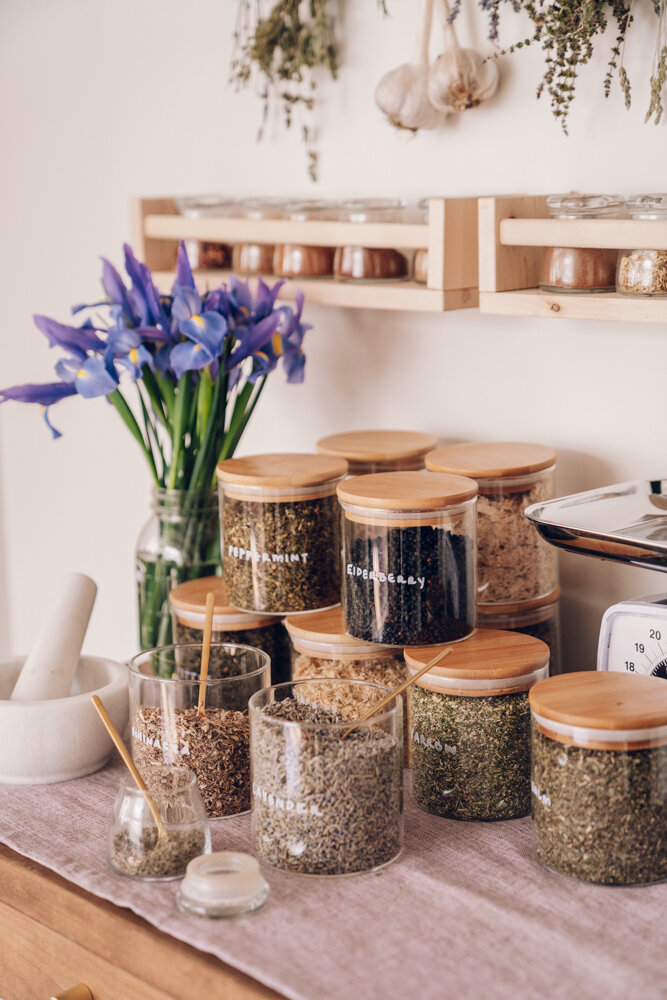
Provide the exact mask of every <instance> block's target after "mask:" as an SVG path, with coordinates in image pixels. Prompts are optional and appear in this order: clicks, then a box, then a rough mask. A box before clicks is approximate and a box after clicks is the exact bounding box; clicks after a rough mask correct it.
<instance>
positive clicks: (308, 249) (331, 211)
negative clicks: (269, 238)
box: [273, 201, 339, 278]
mask: <svg viewBox="0 0 667 1000" xmlns="http://www.w3.org/2000/svg"><path fill="white" fill-rule="evenodd" d="M338 216H339V205H338V202H334V201H299V202H290V203H289V204H288V205H286V206H285V217H286V218H287V219H290V220H291V221H292V222H307V221H310V222H318V221H319V222H323V221H327V222H331V221H333V220H335V219H337V218H338ZM334 253H335V251H334V248H333V247H323V246H306V245H304V244H299V243H280V244H278V245H277V246H276V248H275V251H274V254H273V273H274V274H276V275H277V276H278V277H279V278H329V277H331V275H333V266H334Z"/></svg>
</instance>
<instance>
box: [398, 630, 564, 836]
mask: <svg viewBox="0 0 667 1000" xmlns="http://www.w3.org/2000/svg"><path fill="white" fill-rule="evenodd" d="M442 648H443V647H436V648H434V647H433V646H422V647H420V648H412V649H410V648H408V649H406V650H405V662H406V663H407V665H408V667H409V669H410V670H411V671H412V672H413V673H416V671H417V670H419V669H421V668H422V667H424V666H425V664H426V663H428V661H429V660H430V659H432V658H433V657H434V656H435V655H436V653H438V652H439V650H440V649H442ZM548 670H549V649H548V647H547V646H546V645H545V643H543V642H542V641H541V640H540V639H533V638H532V636H529V635H521V634H520V633H518V632H500V631H495V630H490V629H489V630H483V631H477V632H475V634H474V635H472V636H470V637H469V638H468V639H464V640H463V641H462V642H459V643H456V644H455V645H453V646H451V653H450V654H449V655H448V656H447V658H446V659H443V660H441V661H440V663H439V664H437V665H436V666H435V667H434V668H433V670H432V671H429V672H428V673H427V674H424V676H423V677H420V678H419V680H418V681H415V683H414V684H412V685H411V687H410V689H409V690H410V706H411V714H410V739H411V745H412V773H413V795H414V798H415V802H416V803H417V805H418V806H419V808H420V809H425V810H426V812H430V813H435V815H437V816H447V817H449V818H450V819H464V820H500V819H516V818H518V817H520V816H527V815H528V814H529V813H530V708H529V705H528V691H529V689H530V688H531V687H532V685H533V684H535V683H536V682H537V681H540V680H543V679H544V678H545V677H546V676H547V673H548Z"/></svg>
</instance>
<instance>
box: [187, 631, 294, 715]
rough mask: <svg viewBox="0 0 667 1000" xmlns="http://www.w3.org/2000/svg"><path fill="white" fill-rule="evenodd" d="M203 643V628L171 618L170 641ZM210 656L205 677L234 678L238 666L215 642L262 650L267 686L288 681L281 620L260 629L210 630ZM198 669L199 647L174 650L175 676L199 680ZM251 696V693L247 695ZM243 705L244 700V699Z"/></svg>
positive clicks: (286, 648) (287, 654) (287, 645)
mask: <svg viewBox="0 0 667 1000" xmlns="http://www.w3.org/2000/svg"><path fill="white" fill-rule="evenodd" d="M203 641H204V630H203V628H196V627H195V626H194V625H186V624H185V622H182V621H180V619H179V618H178V616H177V615H174V642H179V643H200V644H201V643H202V642H203ZM211 642H212V643H213V645H212V646H211V655H210V658H209V661H208V676H209V677H211V678H214V677H235V676H237V675H238V674H239V672H240V670H239V667H238V666H235V660H234V658H233V657H231V656H230V654H229V653H225V651H224V650H222V649H216V647H215V643H218V642H230V643H235V644H240V645H242V646H254V647H255V648H256V649H262V650H264V652H265V653H268V655H269V656H270V657H271V683H272V684H281V683H282V682H283V681H288V680H289V679H290V643H289V636H288V635H287V632H286V631H285V628H284V626H283V623H282V621H277V622H275V624H273V625H264V626H262V628H244V629H236V630H234V631H230V632H225V631H224V630H222V629H221V630H219V631H216V630H215V629H214V631H213V632H212V634H211ZM200 666H201V646H200V648H199V649H188V648H187V646H186V647H184V648H183V649H179V650H178V675H179V677H184V678H186V679H188V680H196V679H197V678H198V677H199V670H200ZM250 693H251V694H252V692H250ZM246 704H247V699H246Z"/></svg>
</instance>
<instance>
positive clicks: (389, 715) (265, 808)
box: [250, 678, 403, 876]
mask: <svg viewBox="0 0 667 1000" xmlns="http://www.w3.org/2000/svg"><path fill="white" fill-rule="evenodd" d="M386 693H387V688H386V687H384V685H381V684H371V683H367V682H364V681H353V680H341V679H332V678H318V679H315V680H301V681H294V682H292V683H289V684H278V685H276V686H274V687H271V688H267V689H266V690H264V691H259V692H257V694H255V695H253V697H252V698H251V700H250V727H251V746H252V792H253V798H252V837H253V844H254V849H255V853H256V855H257V856H258V858H259V859H260V861H262V862H264V863H265V864H268V865H271V866H273V867H274V868H280V869H282V870H283V871H289V872H294V873H296V874H300V875H329V876H331V875H354V874H359V873H361V872H368V871H374V870H376V869H378V868H382V867H384V866H385V865H387V864H389V862H391V861H394V860H395V859H396V858H397V857H398V855H399V854H400V852H401V849H402V845H403V795H402V788H403V785H402V780H403V779H402V774H403V762H402V732H403V722H402V715H403V706H402V699H401V697H400V696H399V697H397V698H396V699H394V701H393V702H392V703H390V705H389V706H388V707H386V708H385V709H383V710H381V711H380V712H379V713H378V714H377V715H376V716H373V717H372V718H371V719H369V720H368V721H367V722H364V723H363V724H362V725H360V726H359V727H358V728H357V729H354V730H353V731H352V732H350V733H349V734H347V735H346V736H345V738H343V737H344V734H345V733H346V731H347V730H348V729H349V726H350V720H353V719H355V718H359V717H360V715H363V714H364V712H365V711H367V710H368V709H369V708H371V707H372V705H373V704H377V702H378V701H380V700H381V698H382V697H383V696H384V695H385V694H386Z"/></svg>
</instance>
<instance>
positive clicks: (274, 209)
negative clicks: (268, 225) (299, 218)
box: [233, 198, 287, 274]
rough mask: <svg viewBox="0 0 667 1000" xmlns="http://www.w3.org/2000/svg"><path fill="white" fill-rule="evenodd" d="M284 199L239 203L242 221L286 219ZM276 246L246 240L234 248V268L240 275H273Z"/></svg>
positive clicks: (259, 199) (265, 199) (253, 199)
mask: <svg viewBox="0 0 667 1000" xmlns="http://www.w3.org/2000/svg"><path fill="white" fill-rule="evenodd" d="M286 204H287V202H286V201H285V199H284V198H245V199H243V200H242V201H241V202H239V208H238V212H239V215H240V217H241V218H242V219H252V220H254V221H256V222H259V221H261V220H263V219H284V218H285V206H286ZM274 250H275V247H274V245H273V244H272V243H271V244H268V243H258V242H257V241H256V240H252V239H249V240H245V241H244V242H243V243H238V244H237V245H236V246H235V247H234V256H233V267H234V271H236V272H237V273H238V274H272V273H273V252H274Z"/></svg>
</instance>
